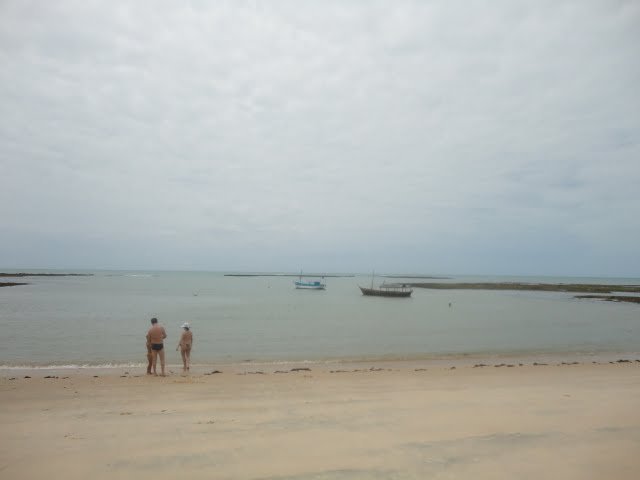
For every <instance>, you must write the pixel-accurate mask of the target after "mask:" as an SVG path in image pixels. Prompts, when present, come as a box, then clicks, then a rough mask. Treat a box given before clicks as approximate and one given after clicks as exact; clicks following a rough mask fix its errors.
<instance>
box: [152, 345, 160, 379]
mask: <svg viewBox="0 0 640 480" xmlns="http://www.w3.org/2000/svg"><path fill="white" fill-rule="evenodd" d="M157 364H158V351H157V350H151V367H152V368H153V374H154V375H158V372H156V365H157Z"/></svg>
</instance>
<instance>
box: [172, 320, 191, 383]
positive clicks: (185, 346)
mask: <svg viewBox="0 0 640 480" xmlns="http://www.w3.org/2000/svg"><path fill="white" fill-rule="evenodd" d="M182 329H183V332H182V335H181V336H180V342H179V343H178V346H177V347H176V352H177V351H178V348H179V349H180V355H182V370H183V371H184V372H188V371H189V366H190V365H191V345H193V333H192V332H191V329H190V327H189V324H188V323H187V322H184V323H183V324H182Z"/></svg>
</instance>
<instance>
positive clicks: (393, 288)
mask: <svg viewBox="0 0 640 480" xmlns="http://www.w3.org/2000/svg"><path fill="white" fill-rule="evenodd" d="M374 276H375V274H373V275H371V287H361V286H360V285H358V288H359V289H360V291H361V292H362V295H367V296H373V297H396V298H400V297H410V296H411V294H412V293H413V289H412V288H411V287H408V286H406V285H404V284H397V283H394V284H385V283H383V284H381V285H380V286H378V287H374V286H373V278H374Z"/></svg>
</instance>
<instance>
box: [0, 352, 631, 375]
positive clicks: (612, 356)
mask: <svg viewBox="0 0 640 480" xmlns="http://www.w3.org/2000/svg"><path fill="white" fill-rule="evenodd" d="M626 363H629V364H637V365H639V366H640V352H599V353H540V354H528V355H519V354H494V355H443V356H430V357H428V358H424V357H420V358H380V357H377V358H354V359H329V360H274V361H264V360H246V361H238V362H207V363H198V362H196V363H193V364H192V371H191V372H192V374H194V375H202V374H207V373H208V372H210V371H214V370H219V371H225V372H231V373H240V374H241V373H243V372H245V373H252V372H257V371H259V372H261V373H260V374H264V375H269V374H273V373H285V372H286V373H288V371H292V370H294V371H295V370H300V371H303V370H306V369H309V370H312V371H316V372H331V371H336V370H341V371H363V370H366V369H367V368H368V369H372V370H374V371H376V370H378V369H382V370H405V371H411V370H424V369H443V370H446V369H457V368H460V369H464V368H478V367H507V368H514V367H518V368H520V367H530V366H564V365H613V364H626ZM165 368H166V370H167V371H172V373H173V374H174V375H176V374H181V370H182V365H181V364H178V363H167V364H166V366H165ZM132 371H135V372H138V371H146V363H143V362H138V363H135V362H132V363H116V364H100V365H91V364H83V365H79V364H66V365H0V378H2V377H13V376H16V375H18V376H20V375H33V376H40V375H44V374H46V375H52V374H53V375H58V376H61V375H65V376H66V375H73V376H84V375H93V374H95V373H100V374H102V375H107V376H109V375H116V374H118V375H119V374H121V373H123V372H132ZM138 373H139V372H138Z"/></svg>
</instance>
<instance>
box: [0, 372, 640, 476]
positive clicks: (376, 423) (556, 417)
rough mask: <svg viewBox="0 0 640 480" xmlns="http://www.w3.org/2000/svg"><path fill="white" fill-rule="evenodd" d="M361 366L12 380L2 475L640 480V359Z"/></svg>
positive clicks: (5, 395)
mask: <svg viewBox="0 0 640 480" xmlns="http://www.w3.org/2000/svg"><path fill="white" fill-rule="evenodd" d="M341 367H343V368H341ZM356 367H357V368H354V365H331V366H327V365H323V366H318V365H311V366H309V365H300V366H298V368H302V369H303V370H296V371H292V369H294V368H296V367H295V366H287V368H286V369H284V368H280V369H277V368H275V367H273V366H272V367H270V368H260V369H257V368H253V367H251V368H243V367H236V368H235V369H231V370H230V369H225V370H223V371H222V373H215V374H208V375H207V374H205V373H210V372H208V371H207V372H204V371H203V372H200V373H194V374H191V375H189V376H181V375H179V374H173V375H171V376H168V377H165V378H160V377H149V376H146V375H144V371H143V370H142V369H137V370H135V371H134V370H131V371H127V372H126V373H125V371H120V370H112V371H106V372H105V371H101V372H99V373H98V372H91V371H83V372H81V373H69V372H64V371H60V372H49V371H46V370H44V371H43V370H39V371H35V370H34V371H32V372H30V373H29V374H28V375H27V374H26V373H24V372H20V374H19V375H18V374H17V373H16V374H14V375H12V376H11V375H6V372H5V373H4V374H3V376H2V378H1V379H0V392H1V394H0V407H1V408H0V419H1V423H2V430H1V433H0V441H1V444H2V449H0V473H1V474H2V477H3V478H12V479H26V478H47V477H50V476H53V477H54V478H67V479H81V478H82V479H85V478H94V479H96V478H98V479H101V478H138V479H159V478H160V479H164V478H194V479H200V478H202V479H205V478H206V479H211V478H216V479H267V478H268V479H321V480H324V479H383V478H384V479H386V478H392V479H409V478H473V479H499V478H504V479H513V478H520V479H525V478H531V479H534V478H535V479H540V478H562V479H605V478H607V479H609V478H616V479H635V478H638V476H640V456H639V455H638V453H639V452H640V411H639V410H638V405H640V361H636V360H631V361H629V362H624V363H622V362H620V363H617V362H616V363H613V364H611V363H602V364H587V363H581V364H570V365H568V364H564V365H563V364H549V365H546V366H545V365H535V366H534V365H532V364H526V365H523V366H519V365H518V364H515V365H514V366H513V367H508V366H506V365H504V366H502V367H499V368H497V367H495V366H493V365H489V366H485V367H474V366H472V365H459V366H457V367H456V368H451V367H446V366H443V365H431V364H424V365H420V364H415V363H414V364H408V363H398V364H393V363H391V364H389V363H380V364H362V365H359V366H357V365H356ZM306 368H308V369H309V370H305V369H306ZM259 371H260V372H263V373H256V372H259ZM276 372H286V373H276ZM94 375H97V377H94ZM25 376H30V377H31V378H24V377H25ZM45 376H50V377H57V378H43V377H45ZM11 378H13V379H11Z"/></svg>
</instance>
